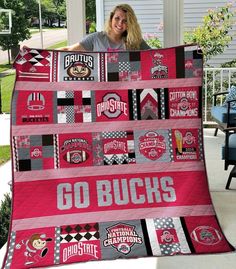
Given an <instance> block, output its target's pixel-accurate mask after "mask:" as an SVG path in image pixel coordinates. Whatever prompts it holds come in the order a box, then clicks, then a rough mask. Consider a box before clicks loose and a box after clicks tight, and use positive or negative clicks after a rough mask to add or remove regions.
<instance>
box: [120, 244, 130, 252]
mask: <svg viewBox="0 0 236 269" xmlns="http://www.w3.org/2000/svg"><path fill="white" fill-rule="evenodd" d="M117 250H118V251H119V252H121V253H123V254H128V253H129V252H130V250H131V247H130V246H129V245H128V244H126V243H122V244H119V245H118V246H117Z"/></svg>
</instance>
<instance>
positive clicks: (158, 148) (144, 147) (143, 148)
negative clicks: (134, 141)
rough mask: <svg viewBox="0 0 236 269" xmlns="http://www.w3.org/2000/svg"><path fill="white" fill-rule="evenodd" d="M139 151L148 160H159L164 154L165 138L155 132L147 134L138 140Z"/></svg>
mask: <svg viewBox="0 0 236 269" xmlns="http://www.w3.org/2000/svg"><path fill="white" fill-rule="evenodd" d="M139 151H140V153H141V154H142V155H144V156H145V157H146V158H148V159H150V160H153V161H155V160H157V159H159V158H160V157H161V156H162V155H163V154H164V153H165V152H166V142H165V137H164V136H162V135H160V134H158V133H156V132H147V133H146V134H145V135H143V136H141V137H140V138H139Z"/></svg>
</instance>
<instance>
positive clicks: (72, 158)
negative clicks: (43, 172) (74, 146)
mask: <svg viewBox="0 0 236 269" xmlns="http://www.w3.org/2000/svg"><path fill="white" fill-rule="evenodd" d="M87 159H88V154H87V153H86V151H84V150H72V151H68V152H67V153H66V154H65V155H64V160H65V161H67V162H68V163H72V164H78V163H82V162H85V161H86V160H87Z"/></svg>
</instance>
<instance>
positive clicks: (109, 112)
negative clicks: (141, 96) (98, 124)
mask: <svg viewBox="0 0 236 269" xmlns="http://www.w3.org/2000/svg"><path fill="white" fill-rule="evenodd" d="M102 113H103V114H104V115H105V116H107V117H108V118H117V117H119V116H120V115H121V113H124V115H126V116H127V115H128V108H127V103H126V102H123V101H122V100H121V97H120V96H119V95H118V94H117V93H108V94H106V95H105V96H103V100H102V102H101V103H98V104H97V116H98V117H100V116H101V115H102Z"/></svg>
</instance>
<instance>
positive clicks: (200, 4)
mask: <svg viewBox="0 0 236 269" xmlns="http://www.w3.org/2000/svg"><path fill="white" fill-rule="evenodd" d="M163 1H164V0H147V1H139V0H138V1H134V0H130V1H125V3H127V4H129V5H131V6H132V7H133V9H134V11H135V14H136V16H137V18H138V22H139V24H140V26H141V30H142V33H143V34H146V33H155V34H157V35H158V37H159V38H160V40H161V42H163V31H162V30H161V29H160V27H159V26H160V25H162V23H163ZM227 2H228V1H227V0H224V1H222V0H210V1H209V0H208V1H205V0H198V1H196V0H184V30H185V31H186V30H192V29H193V28H195V27H196V26H198V25H200V24H201V23H202V19H203V16H204V15H206V14H207V10H208V9H211V8H215V7H221V6H224V5H225V4H226V3H227ZM120 3H121V2H120V1H117V0H103V4H104V20H106V19H107V18H108V16H109V14H110V11H111V10H112V9H113V7H114V6H116V5H118V4H120ZM233 5H234V8H236V3H234V4H233ZM231 34H233V35H234V39H233V40H232V42H231V43H230V46H229V47H228V48H226V49H225V51H224V53H223V54H221V55H218V56H216V57H214V58H213V59H212V60H211V61H209V62H208V63H209V64H210V65H213V66H216V67H217V66H220V64H222V63H225V62H229V61H231V60H233V59H235V58H236V25H234V27H233V29H232V30H231Z"/></svg>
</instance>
